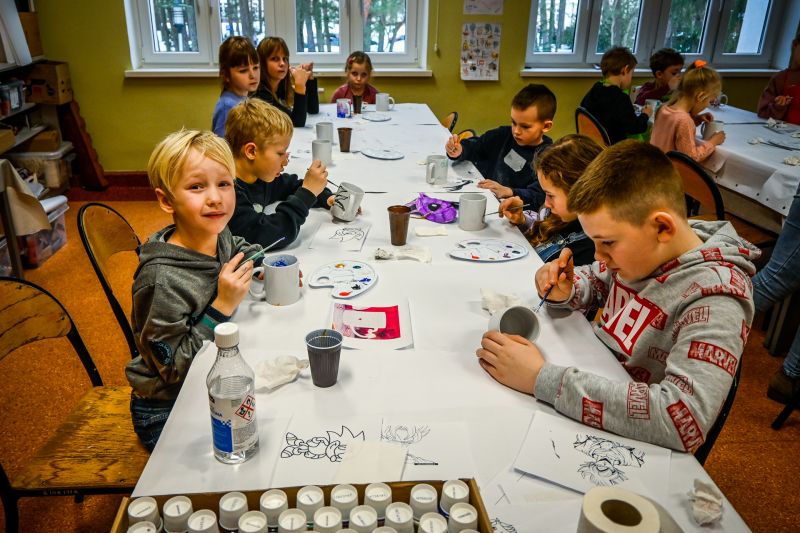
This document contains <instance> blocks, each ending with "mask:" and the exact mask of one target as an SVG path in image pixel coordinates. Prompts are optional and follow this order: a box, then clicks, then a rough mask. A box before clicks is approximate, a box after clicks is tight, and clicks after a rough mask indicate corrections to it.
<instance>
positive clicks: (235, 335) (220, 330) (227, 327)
mask: <svg viewBox="0 0 800 533" xmlns="http://www.w3.org/2000/svg"><path fill="white" fill-rule="evenodd" d="M214 344H216V345H217V347H218V348H233V347H234V346H236V345H238V344H239V326H237V325H236V324H234V323H233V322H223V323H222V324H217V327H215V328H214Z"/></svg>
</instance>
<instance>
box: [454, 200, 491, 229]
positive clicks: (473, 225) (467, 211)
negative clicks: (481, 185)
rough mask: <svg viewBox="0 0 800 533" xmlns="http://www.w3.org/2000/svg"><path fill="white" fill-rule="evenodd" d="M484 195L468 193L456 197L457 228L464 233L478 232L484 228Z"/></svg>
mask: <svg viewBox="0 0 800 533" xmlns="http://www.w3.org/2000/svg"><path fill="white" fill-rule="evenodd" d="M485 215H486V195H484V194H480V193H476V192H468V193H464V194H462V195H461V196H459V197H458V227H459V228H461V229H463V230H464V231H478V230H482V229H483V227H484V226H485V224H484V222H483V217H484V216H485Z"/></svg>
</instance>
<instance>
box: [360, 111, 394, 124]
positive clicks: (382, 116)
mask: <svg viewBox="0 0 800 533" xmlns="http://www.w3.org/2000/svg"><path fill="white" fill-rule="evenodd" d="M361 118H363V119H364V120H369V121H370V122H386V121H387V120H391V119H392V117H391V116H389V115H387V114H386V113H375V112H373V113H363V114H362V115H361Z"/></svg>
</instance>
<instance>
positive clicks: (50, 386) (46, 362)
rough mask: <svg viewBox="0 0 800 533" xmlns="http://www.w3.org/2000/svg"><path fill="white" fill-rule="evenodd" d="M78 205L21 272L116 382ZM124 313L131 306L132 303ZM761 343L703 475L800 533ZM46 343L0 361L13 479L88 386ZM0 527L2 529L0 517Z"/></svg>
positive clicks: (141, 225)
mask: <svg viewBox="0 0 800 533" xmlns="http://www.w3.org/2000/svg"><path fill="white" fill-rule="evenodd" d="M108 203H109V205H111V206H112V207H114V208H115V209H117V210H118V211H120V212H121V213H122V214H123V215H124V216H125V217H126V218H127V219H128V221H129V222H130V223H131V225H132V226H133V227H134V229H136V231H137V233H138V234H139V236H140V238H145V237H146V236H147V235H149V234H150V233H152V232H153V231H155V230H157V229H159V228H161V227H163V226H164V225H166V224H167V223H168V222H169V220H168V218H166V216H165V215H164V214H163V213H162V212H161V211H160V210H159V209H158V207H157V205H156V204H155V202H152V201H151V202H145V201H130V202H108ZM80 205H81V204H80V203H79V202H71V203H70V210H69V211H68V212H67V215H66V217H67V226H68V242H67V245H66V246H65V247H64V248H63V249H62V250H61V251H59V252H58V253H57V254H56V255H54V256H53V257H52V258H50V259H49V260H47V261H46V262H45V263H44V264H43V265H42V266H40V268H38V269H35V270H29V271H27V272H26V277H27V279H29V280H31V281H33V282H35V283H38V284H40V285H42V286H44V287H45V288H46V289H48V290H49V291H50V292H52V293H53V294H54V295H55V296H56V298H58V299H59V300H60V301H61V302H62V303H63V304H64V305H65V306H66V308H67V310H68V311H69V312H70V313H71V315H72V317H73V319H74V320H75V322H76V324H77V326H78V328H79V330H80V332H81V334H82V336H83V338H84V340H85V341H86V344H87V346H88V348H89V351H90V352H91V353H92V356H93V357H94V360H95V363H96V364H97V366H98V369H99V371H100V374H101V376H102V377H103V380H104V381H105V383H106V384H107V385H115V384H119V385H122V384H125V383H126V381H125V375H124V372H123V368H124V365H125V363H126V362H127V360H128V358H129V355H128V352H127V348H126V345H125V342H124V339H123V337H122V335H121V334H120V333H119V330H118V328H117V325H116V322H115V321H114V318H113V315H112V313H111V309H110V308H109V307H108V304H107V302H106V299H105V296H104V294H103V292H102V290H101V288H100V284H99V283H98V282H97V280H96V278H95V276H94V272H93V271H92V269H91V266H90V264H89V261H88V259H87V258H86V255H85V252H84V250H83V246H82V245H81V242H80V238H79V236H78V234H77V228H76V223H75V220H76V216H77V212H78V209H79V208H80ZM133 266H134V263H129V262H126V261H121V262H120V263H119V265H118V266H117V268H118V270H119V272H120V273H124V272H127V271H128V270H129V269H130V268H132V267H133ZM123 307H124V308H126V309H127V308H129V307H130V303H129V300H128V301H126V302H123ZM476 342H477V340H476ZM762 342H763V332H761V331H758V330H757V329H754V330H753V333H752V334H751V337H750V341H749V343H748V346H747V349H746V350H745V354H744V357H743V361H744V363H743V364H744V368H743V373H742V383H741V386H740V387H739V392H738V394H737V396H736V402H735V404H734V406H733V411H732V413H731V416H730V418H729V419H728V422H727V424H726V426H725V428H724V430H723V431H722V435H721V436H720V438H719V440H718V441H717V444H716V446H715V448H714V450H713V451H712V453H711V456H710V457H709V459H708V462H707V463H706V468H707V470H708V472H709V474H710V475H711V477H712V478H713V479H714V481H716V483H717V484H718V485H719V487H720V488H721V489H722V491H723V492H724V493H725V494H726V496H727V497H728V498H729V499H730V501H731V502H732V504H733V505H734V507H735V508H736V510H737V511H738V512H739V514H741V515H742V517H743V518H744V520H745V521H746V522H747V524H748V525H749V526H750V527H751V528H752V529H753V530H754V531H765V532H766V531H770V532H779V531H787V532H788V531H795V532H796V531H798V530H799V529H800V527H799V526H798V524H800V518H798V515H799V514H800V413H795V414H794V415H793V416H792V417H791V418H790V419H789V421H788V422H787V424H786V425H785V426H784V428H783V429H782V430H781V431H773V430H772V429H770V427H769V424H770V422H771V421H772V419H773V418H774V417H775V416H776V414H777V413H778V412H779V410H780V406H779V405H778V404H776V403H774V402H772V401H770V400H769V399H767V397H766V395H765V392H766V389H767V382H768V380H769V376H770V375H771V374H772V373H773V372H774V371H775V369H777V368H778V367H779V366H780V363H781V360H780V359H778V358H773V357H770V356H769V355H768V354H767V352H766V351H765V350H764V348H763V347H762ZM46 343H47V344H46V345H45V346H44V347H40V348H39V349H37V350H35V351H28V352H25V353H24V354H22V355H21V356H20V355H17V354H15V357H11V358H6V359H5V360H3V361H0V383H2V387H0V406H2V407H1V408H0V414H1V415H2V417H1V418H2V420H3V426H2V427H1V428H0V457H2V463H3V465H4V466H5V467H6V468H7V469H9V470H10V471H11V472H14V471H16V469H17V468H19V466H20V465H21V464H23V463H24V461H25V458H26V457H27V456H28V455H29V454H31V452H32V451H34V450H35V449H37V448H38V447H39V446H41V445H42V444H43V442H44V441H45V439H46V438H47V437H48V435H49V434H50V433H51V431H52V430H53V428H54V427H55V426H56V425H57V423H58V422H59V421H60V420H63V418H64V417H65V416H66V413H67V412H68V411H69V410H70V408H71V406H72V405H73V404H74V402H75V401H76V400H77V398H78V397H79V395H80V393H81V391H82V390H84V387H88V386H89V382H88V379H87V378H86V376H85V374H84V372H83V369H82V368H81V367H80V364H79V363H78V362H77V358H75V357H73V356H71V355H70V356H68V357H64V356H63V352H62V355H61V356H59V355H57V354H58V353H59V352H58V346H54V345H53V344H52V343H50V341H46ZM689 489H690V487H688V486H687V487H686V491H688V490H689ZM119 503H120V497H118V496H90V497H87V498H86V500H85V501H84V502H83V503H80V504H76V503H74V502H73V500H72V498H68V497H51V498H29V499H26V500H23V501H22V502H21V504H20V508H21V523H22V528H21V531H23V532H51V531H62V532H68V531H80V532H95V531H97V532H101V531H108V530H109V527H110V526H111V523H112V521H113V518H114V515H115V513H116V510H117V508H118V506H119ZM728 512H729V510H728ZM0 527H2V528H4V527H5V521H4V518H3V517H2V516H0Z"/></svg>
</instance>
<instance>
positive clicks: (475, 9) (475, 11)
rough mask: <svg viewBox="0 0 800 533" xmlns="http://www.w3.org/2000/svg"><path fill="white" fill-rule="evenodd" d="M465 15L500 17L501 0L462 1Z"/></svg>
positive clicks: (501, 11) (501, 9)
mask: <svg viewBox="0 0 800 533" xmlns="http://www.w3.org/2000/svg"><path fill="white" fill-rule="evenodd" d="M464 14H465V15H502V14H503V0H464Z"/></svg>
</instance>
